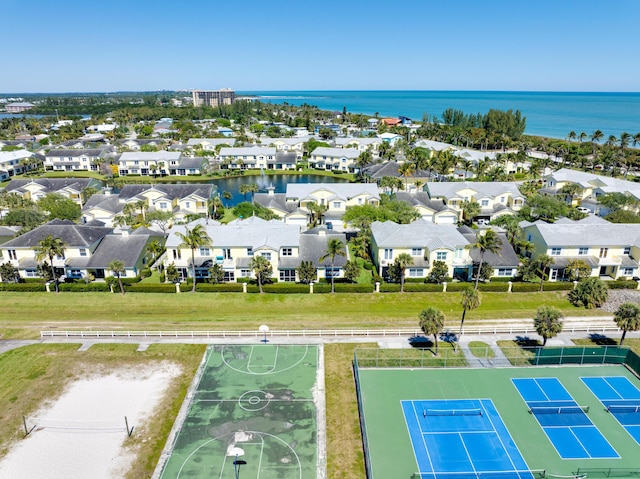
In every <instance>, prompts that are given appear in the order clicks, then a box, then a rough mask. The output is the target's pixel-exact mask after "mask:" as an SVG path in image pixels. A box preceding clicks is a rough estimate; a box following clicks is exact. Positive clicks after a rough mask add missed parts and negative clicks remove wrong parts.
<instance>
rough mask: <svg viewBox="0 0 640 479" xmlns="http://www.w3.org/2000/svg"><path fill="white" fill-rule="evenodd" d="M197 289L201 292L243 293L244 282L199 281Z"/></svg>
mask: <svg viewBox="0 0 640 479" xmlns="http://www.w3.org/2000/svg"><path fill="white" fill-rule="evenodd" d="M196 291H198V292H200V293H241V292H242V284H240V283H218V284H211V283H198V284H196Z"/></svg>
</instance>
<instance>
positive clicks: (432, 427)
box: [356, 365, 640, 479]
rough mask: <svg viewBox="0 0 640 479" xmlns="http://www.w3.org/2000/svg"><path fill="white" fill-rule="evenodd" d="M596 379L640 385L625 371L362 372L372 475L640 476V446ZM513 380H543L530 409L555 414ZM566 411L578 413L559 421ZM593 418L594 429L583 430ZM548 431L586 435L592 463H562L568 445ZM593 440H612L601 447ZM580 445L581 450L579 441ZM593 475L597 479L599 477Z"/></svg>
mask: <svg viewBox="0 0 640 479" xmlns="http://www.w3.org/2000/svg"><path fill="white" fill-rule="evenodd" d="M591 376H593V377H608V376H622V377H625V378H627V379H628V380H629V382H630V383H631V384H633V385H638V384H640V382H639V381H638V379H637V378H635V377H634V376H633V374H632V373H631V372H630V371H628V370H627V369H626V368H625V367H624V366H618V365H615V366H612V365H605V366H587V367H581V366H573V365H572V366H562V367H526V368H515V367H511V368H495V369H472V368H452V369H428V368H414V369H410V368H375V367H366V368H356V377H357V378H358V387H359V391H360V395H359V401H360V403H359V406H360V414H361V422H362V429H363V436H364V441H365V444H364V447H365V454H366V459H365V460H366V465H367V469H368V471H369V473H368V477H369V478H370V479H386V478H390V477H393V478H394V479H395V478H399V479H531V478H533V479H539V478H540V477H542V476H543V474H544V477H547V478H554V477H560V476H568V477H573V476H575V475H576V474H577V471H578V470H586V468H591V469H590V471H593V470H595V469H597V470H598V471H599V473H602V471H606V474H608V475H607V476H606V477H607V478H614V477H620V476H616V475H615V474H618V473H619V472H620V471H622V470H623V469H627V470H629V469H631V470H636V471H637V469H638V467H637V465H638V457H640V445H639V444H637V443H636V442H635V441H630V440H629V434H628V433H627V432H626V431H625V430H624V429H623V428H622V427H620V425H619V424H618V422H617V421H616V419H615V417H613V415H612V414H610V413H608V412H607V411H606V409H605V408H604V407H602V405H601V404H600V403H599V402H598V400H597V399H596V398H595V397H594V395H593V394H592V393H591V391H590V390H589V389H588V388H587V387H586V386H585V384H584V383H583V381H582V380H581V378H583V377H591ZM512 379H536V380H537V381H540V383H541V384H543V386H542V389H540V388H539V387H537V385H536V387H537V389H534V388H531V390H537V393H536V395H535V396H533V397H530V399H531V401H541V402H543V403H544V404H545V405H547V406H549V407H551V408H555V410H556V412H551V411H548V412H542V411H536V413H535V414H533V413H530V412H529V409H530V406H529V405H528V404H527V401H525V400H524V398H523V396H522V395H521V394H520V392H519V391H518V389H517V388H516V387H514V382H513V381H512ZM547 380H548V382H546V381H547ZM552 401H560V404H559V405H558V404H556V403H554V402H552ZM549 403H551V404H549ZM533 407H534V408H535V407H543V406H541V404H539V403H534V404H533ZM558 407H575V408H577V409H578V410H579V412H578V411H575V412H568V411H567V412H566V413H565V411H563V412H562V413H557V408H558ZM587 409H588V412H587V413H585V412H584V410H587ZM574 416H575V417H574ZM585 417H586V419H587V421H588V424H586V423H585V424H584V425H578V422H579V421H580V424H582V421H584V419H585ZM578 418H581V419H578ZM540 421H543V423H544V424H545V426H544V427H541V424H540ZM545 429H554V432H552V435H553V434H554V433H555V430H556V429H557V430H561V431H565V432H566V431H568V432H571V433H572V435H573V431H575V430H578V429H580V430H579V431H578V437H579V438H580V439H581V440H582V441H584V442H585V443H587V449H586V450H587V451H588V453H589V456H588V457H586V454H585V453H584V452H581V454H582V455H581V457H580V458H568V457H563V455H562V454H561V453H563V447H564V444H563V443H561V442H560V440H559V439H556V440H555V442H552V440H550V438H549V436H548V435H547V431H545ZM582 429H584V430H582ZM593 432H595V433H597V434H598V435H599V436H600V437H601V438H603V439H599V438H596V439H595V440H592V437H591V435H590V434H591V433H593ZM572 441H573V442H572V444H574V445H575V443H576V442H577V441H576V439H575V436H574V439H573V440H572ZM594 444H595V445H596V447H595V448H594V446H593V445H594ZM598 445H599V447H598ZM581 451H584V448H583V449H582V450H581ZM611 451H613V452H611ZM609 453H610V454H611V455H609V456H608V454H609ZM607 456H608V457H607ZM593 474H596V473H593V472H590V473H589V477H590V478H591V477H593V478H598V477H600V476H598V475H593ZM633 477H635V476H633Z"/></svg>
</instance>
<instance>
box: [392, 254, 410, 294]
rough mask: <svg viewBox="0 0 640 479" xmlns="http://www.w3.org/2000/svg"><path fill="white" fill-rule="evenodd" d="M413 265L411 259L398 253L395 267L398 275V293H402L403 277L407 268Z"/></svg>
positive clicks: (407, 255) (408, 255)
mask: <svg viewBox="0 0 640 479" xmlns="http://www.w3.org/2000/svg"><path fill="white" fill-rule="evenodd" d="M412 264H413V258H412V257H411V255H410V254H408V253H400V254H399V255H398V256H397V258H396V260H395V266H396V268H398V274H399V275H400V292H401V293H404V275H405V272H406V271H407V267H408V266H411V265H412Z"/></svg>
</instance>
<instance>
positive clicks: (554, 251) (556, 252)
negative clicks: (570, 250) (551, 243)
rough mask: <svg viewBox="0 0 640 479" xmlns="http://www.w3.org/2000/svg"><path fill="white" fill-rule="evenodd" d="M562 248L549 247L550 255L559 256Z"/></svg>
mask: <svg viewBox="0 0 640 479" xmlns="http://www.w3.org/2000/svg"><path fill="white" fill-rule="evenodd" d="M561 253H562V248H551V256H560V254H561Z"/></svg>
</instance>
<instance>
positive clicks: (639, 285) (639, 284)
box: [636, 279, 640, 289]
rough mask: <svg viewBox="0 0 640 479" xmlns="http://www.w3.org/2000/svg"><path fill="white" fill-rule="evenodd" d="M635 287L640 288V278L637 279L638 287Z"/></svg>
mask: <svg viewBox="0 0 640 479" xmlns="http://www.w3.org/2000/svg"><path fill="white" fill-rule="evenodd" d="M636 289H640V279H639V280H638V287H637V288H636Z"/></svg>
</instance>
